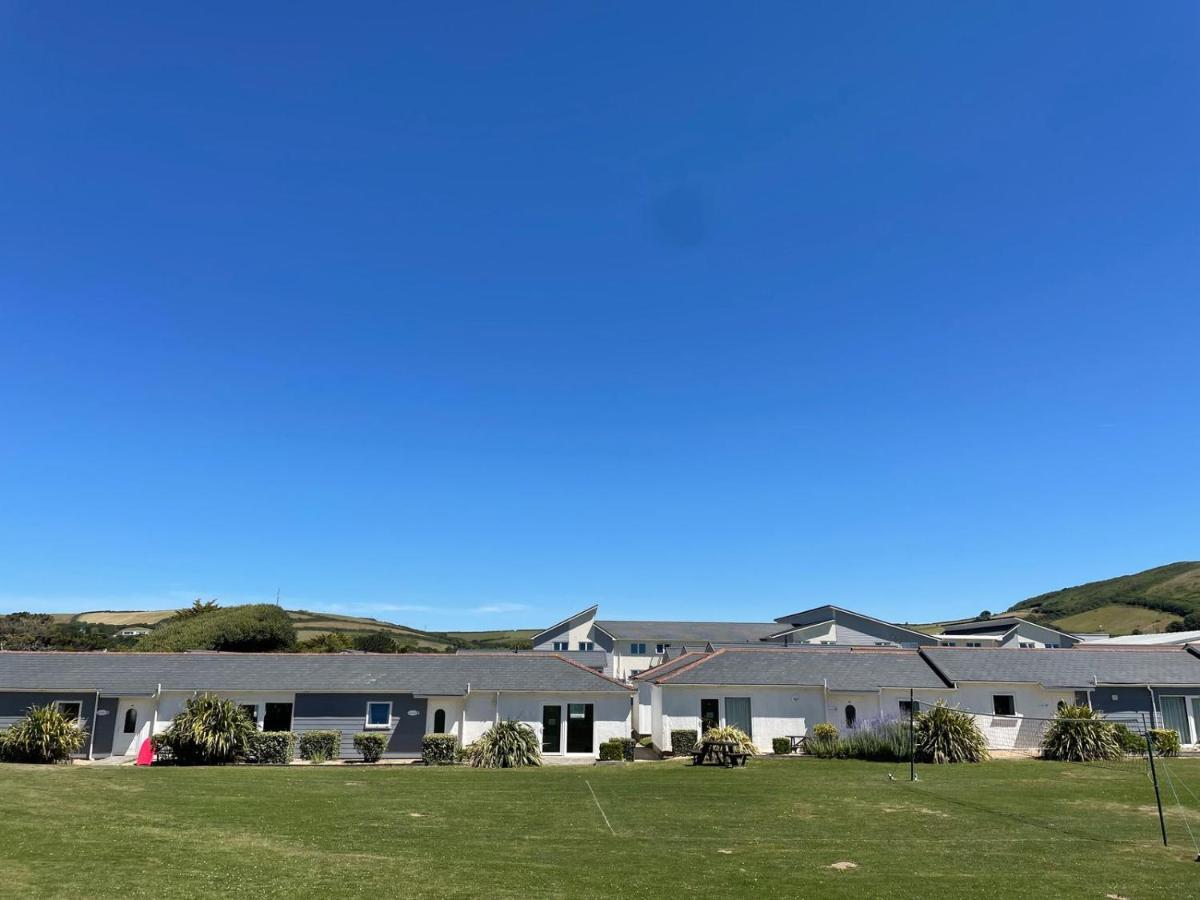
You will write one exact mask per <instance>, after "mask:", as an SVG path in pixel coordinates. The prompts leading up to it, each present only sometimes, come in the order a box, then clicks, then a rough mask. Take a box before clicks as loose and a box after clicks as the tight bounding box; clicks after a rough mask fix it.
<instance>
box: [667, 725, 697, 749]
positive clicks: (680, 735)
mask: <svg viewBox="0 0 1200 900" xmlns="http://www.w3.org/2000/svg"><path fill="white" fill-rule="evenodd" d="M698 736H699V733H698V732H697V731H696V729H695V728H679V729H673V730H672V731H671V752H672V753H674V754H675V755H676V756H682V755H683V754H685V753H691V752H692V748H693V747H695V746H696V739H697V737H698Z"/></svg>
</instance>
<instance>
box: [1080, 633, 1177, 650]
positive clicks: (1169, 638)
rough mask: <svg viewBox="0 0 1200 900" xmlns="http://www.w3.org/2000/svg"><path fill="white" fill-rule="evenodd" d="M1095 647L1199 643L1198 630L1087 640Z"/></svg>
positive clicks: (1123, 635) (1124, 635)
mask: <svg viewBox="0 0 1200 900" xmlns="http://www.w3.org/2000/svg"><path fill="white" fill-rule="evenodd" d="M1088 644H1089V645H1091V646H1095V647H1163V646H1170V645H1172V644H1200V631H1167V632H1163V633H1162V634H1121V635H1117V636H1116V637H1108V636H1107V635H1105V636H1104V638H1103V639H1097V640H1092V641H1088Z"/></svg>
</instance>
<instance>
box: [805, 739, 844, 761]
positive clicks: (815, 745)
mask: <svg viewBox="0 0 1200 900" xmlns="http://www.w3.org/2000/svg"><path fill="white" fill-rule="evenodd" d="M804 752H805V753H807V754H809V755H810V756H818V757H820V758H821V759H833V758H834V757H836V756H837V753H838V739H837V738H835V737H834V738H831V737H810V738H809V739H808V740H807V741H805V742H804Z"/></svg>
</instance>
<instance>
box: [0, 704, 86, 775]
mask: <svg viewBox="0 0 1200 900" xmlns="http://www.w3.org/2000/svg"><path fill="white" fill-rule="evenodd" d="M87 737H88V733H87V732H86V731H84V729H83V726H82V725H80V724H79V722H78V720H76V719H72V718H68V717H67V716H66V715H65V714H64V713H63V712H62V711H61V710H59V708H58V707H57V706H54V705H53V704H47V705H46V706H32V707H30V708H29V711H28V712H26V713H25V717H24V718H22V719H18V720H17V721H16V722H14V723H13V725H12V727H11V728H9V729H8V732H7V733H6V734H5V740H4V755H5V756H7V757H8V758H9V759H11V760H13V761H14V762H29V763H60V762H67V761H68V760H70V758H71V756H72V755H73V754H75V753H78V752H80V751H81V750H82V749H83V748H84V745H85V744H86V743H87Z"/></svg>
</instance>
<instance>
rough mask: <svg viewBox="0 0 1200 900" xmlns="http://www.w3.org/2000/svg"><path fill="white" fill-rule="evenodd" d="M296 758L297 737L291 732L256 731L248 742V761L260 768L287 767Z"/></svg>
mask: <svg viewBox="0 0 1200 900" xmlns="http://www.w3.org/2000/svg"><path fill="white" fill-rule="evenodd" d="M295 758H296V735H295V734H293V733H292V732H290V731H256V732H254V734H252V735H250V740H249V741H247V742H246V760H247V761H248V762H252V763H254V764H255V765H259V766H286V765H287V764H288V763H290V762H291V761H292V760H293V759H295Z"/></svg>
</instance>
